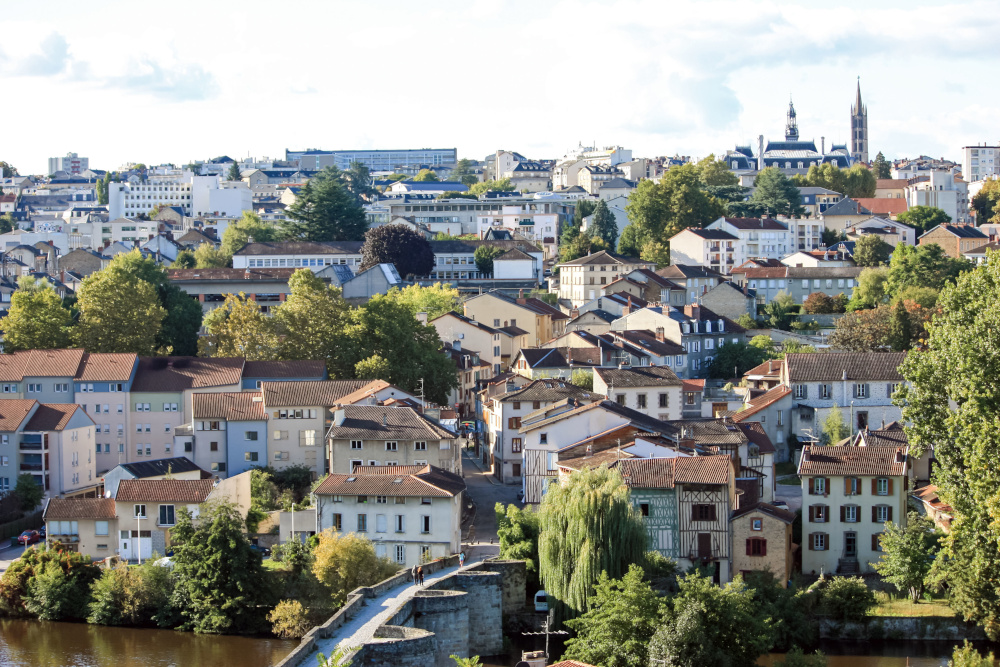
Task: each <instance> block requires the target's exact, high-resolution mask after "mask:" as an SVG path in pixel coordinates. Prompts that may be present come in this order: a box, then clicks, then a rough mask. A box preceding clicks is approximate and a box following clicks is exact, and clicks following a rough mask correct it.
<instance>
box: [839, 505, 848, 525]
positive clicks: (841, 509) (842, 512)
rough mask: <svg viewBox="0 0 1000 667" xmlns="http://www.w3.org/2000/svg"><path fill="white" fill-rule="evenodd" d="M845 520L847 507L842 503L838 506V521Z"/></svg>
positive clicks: (842, 521)
mask: <svg viewBox="0 0 1000 667" xmlns="http://www.w3.org/2000/svg"><path fill="white" fill-rule="evenodd" d="M845 521H847V508H846V507H844V506H843V505H841V506H840V523H844V522H845Z"/></svg>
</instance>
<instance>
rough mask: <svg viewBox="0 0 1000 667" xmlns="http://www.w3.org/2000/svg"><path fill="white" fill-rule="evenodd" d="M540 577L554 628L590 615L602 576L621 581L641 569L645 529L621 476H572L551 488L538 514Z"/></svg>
mask: <svg viewBox="0 0 1000 667" xmlns="http://www.w3.org/2000/svg"><path fill="white" fill-rule="evenodd" d="M539 523H540V533H539V537H538V559H539V574H540V575H541V579H542V584H543V585H544V586H545V592H546V593H547V594H548V598H549V605H550V609H552V611H553V615H554V620H555V622H556V623H561V622H562V621H564V620H566V619H569V618H575V617H577V616H579V615H580V614H583V613H584V612H586V611H587V609H588V601H589V598H590V596H591V595H592V594H593V592H594V584H595V583H596V582H597V579H598V577H599V576H600V574H601V572H607V573H608V577H610V578H612V579H620V578H621V577H622V576H623V575H624V574H625V573H626V572H627V571H628V566H629V564H630V563H642V562H643V558H644V555H645V552H646V528H645V526H644V525H643V522H642V517H641V516H640V515H639V513H638V511H637V510H636V509H635V508H634V507H633V506H632V503H631V501H630V500H629V490H628V487H626V486H625V484H624V483H623V482H622V478H621V475H620V474H619V473H618V471H617V470H609V469H608V467H607V466H606V465H602V466H601V467H600V468H596V469H593V470H590V469H584V470H580V471H578V472H574V473H573V474H572V475H570V476H569V477H568V478H567V479H566V480H564V481H563V482H561V483H559V484H553V485H552V486H551V487H549V490H548V493H546V494H545V497H544V498H543V499H542V505H541V509H540V510H539Z"/></svg>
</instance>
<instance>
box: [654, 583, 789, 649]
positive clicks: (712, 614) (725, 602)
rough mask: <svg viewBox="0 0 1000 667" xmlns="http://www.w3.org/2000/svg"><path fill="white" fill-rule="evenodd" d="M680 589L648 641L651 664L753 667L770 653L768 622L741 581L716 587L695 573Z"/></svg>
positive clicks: (770, 633) (748, 589) (771, 637)
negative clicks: (762, 656)
mask: <svg viewBox="0 0 1000 667" xmlns="http://www.w3.org/2000/svg"><path fill="white" fill-rule="evenodd" d="M679 584H680V592H679V593H678V594H677V595H675V596H674V597H673V599H672V600H671V603H672V608H671V609H670V610H669V611H668V613H667V616H666V618H665V619H664V621H663V623H662V624H661V625H660V628H659V629H658V630H657V631H656V634H654V635H653V639H652V641H651V642H650V645H649V658H650V663H649V664H650V665H668V666H669V667H753V666H754V665H756V664H757V659H758V658H759V657H760V656H761V655H763V654H764V653H767V651H768V650H769V649H770V648H771V646H772V645H773V643H774V638H773V630H772V629H771V627H770V620H771V619H769V618H767V617H764V616H762V615H761V614H760V613H759V608H758V606H757V604H755V602H754V591H753V590H752V589H750V588H748V587H747V586H746V585H745V584H744V583H743V581H742V579H740V578H737V579H736V580H735V581H732V582H730V583H728V584H726V585H725V586H721V587H720V586H716V585H715V584H714V583H712V580H711V579H709V578H707V577H704V576H701V575H700V574H698V573H694V574H688V575H687V576H685V577H684V578H683V579H681V580H680V582H679Z"/></svg>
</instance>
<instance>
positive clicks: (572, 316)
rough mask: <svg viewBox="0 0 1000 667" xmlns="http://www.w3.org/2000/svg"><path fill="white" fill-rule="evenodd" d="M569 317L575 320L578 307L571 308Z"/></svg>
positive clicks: (577, 315) (578, 315)
mask: <svg viewBox="0 0 1000 667" xmlns="http://www.w3.org/2000/svg"><path fill="white" fill-rule="evenodd" d="M569 317H570V319H572V320H575V319H576V318H578V317H580V309H579V308H573V309H571V310H570V311H569Z"/></svg>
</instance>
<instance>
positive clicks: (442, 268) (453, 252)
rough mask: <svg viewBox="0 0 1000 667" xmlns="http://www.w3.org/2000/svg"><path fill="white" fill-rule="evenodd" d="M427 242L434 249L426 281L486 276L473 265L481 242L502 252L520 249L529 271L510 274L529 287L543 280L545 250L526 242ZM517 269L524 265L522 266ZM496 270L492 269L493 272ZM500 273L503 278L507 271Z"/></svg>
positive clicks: (471, 278) (484, 277) (483, 277)
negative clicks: (432, 261)
mask: <svg viewBox="0 0 1000 667" xmlns="http://www.w3.org/2000/svg"><path fill="white" fill-rule="evenodd" d="M430 244H431V249H432V250H433V251H434V268H433V270H432V271H431V274H430V276H429V278H430V280H449V281H452V282H454V281H457V280H480V279H486V278H487V276H484V275H482V274H480V273H479V267H478V266H477V265H476V258H475V255H476V250H477V249H478V248H479V247H480V246H484V245H485V246H490V247H494V248H500V249H501V250H505V251H510V250H515V249H516V250H520V251H521V252H522V253H524V254H525V255H528V256H530V257H531V259H532V263H531V265H530V271H529V272H525V271H522V272H521V273H520V274H519V275H516V276H513V277H515V278H516V279H518V280H520V281H522V282H524V283H528V284H531V285H532V286H533V285H535V284H538V283H541V282H542V281H543V280H544V276H543V271H544V267H543V260H544V254H545V253H544V252H543V250H542V249H541V248H539V247H538V246H536V245H534V244H532V243H529V242H526V241H518V240H513V241H486V240H475V241H463V240H453V241H431V242H430ZM512 258H513V256H512V257H508V259H512ZM519 259H521V260H523V259H524V258H523V257H519ZM511 268H514V267H511ZM521 268H524V267H523V266H522V267H521ZM496 270H497V269H496V268H495V269H494V272H495V271H496ZM501 275H504V276H505V277H507V276H509V275H510V274H509V273H503V272H501ZM493 278H494V279H497V278H498V277H497V276H496V275H494V276H493Z"/></svg>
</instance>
